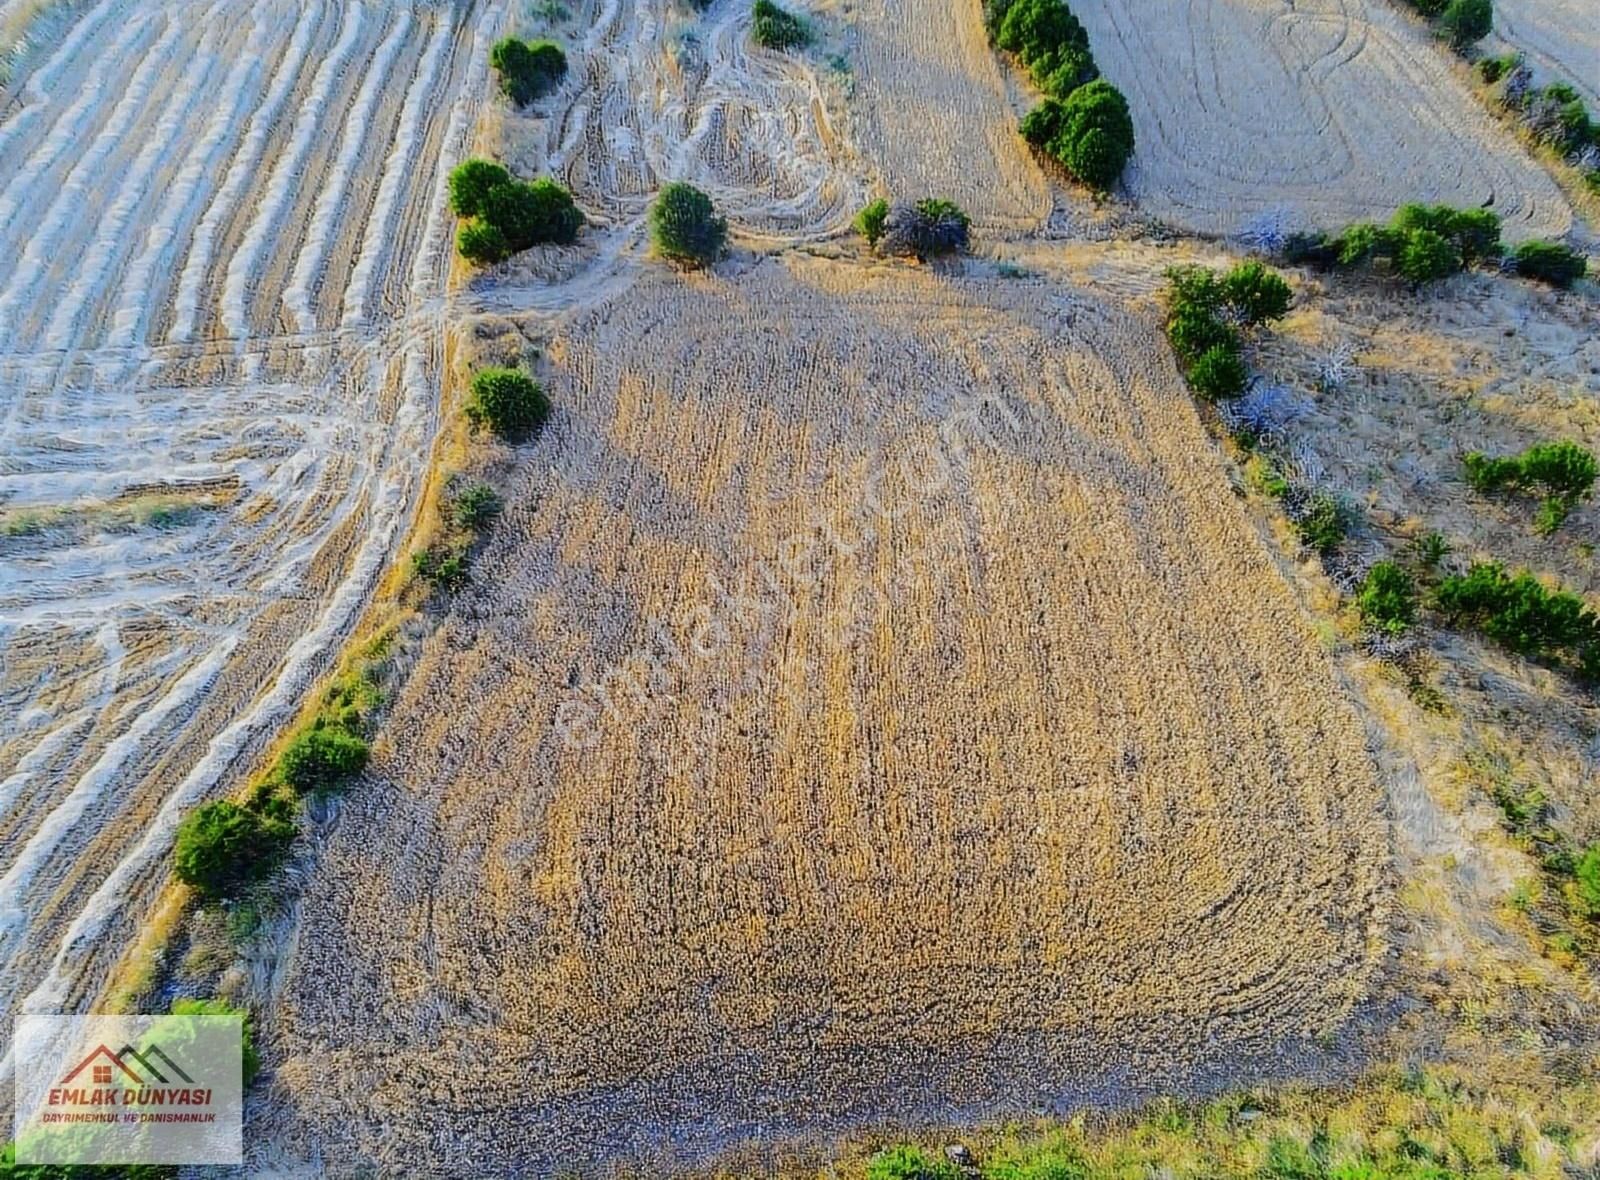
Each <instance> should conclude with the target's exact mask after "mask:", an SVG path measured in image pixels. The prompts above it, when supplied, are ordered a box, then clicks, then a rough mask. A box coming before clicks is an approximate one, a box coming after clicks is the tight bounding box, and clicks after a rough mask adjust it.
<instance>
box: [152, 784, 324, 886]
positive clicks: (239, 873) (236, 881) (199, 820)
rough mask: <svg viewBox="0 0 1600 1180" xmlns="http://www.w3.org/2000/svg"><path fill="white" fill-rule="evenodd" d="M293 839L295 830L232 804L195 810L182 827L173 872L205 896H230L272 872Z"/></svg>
mask: <svg viewBox="0 0 1600 1180" xmlns="http://www.w3.org/2000/svg"><path fill="white" fill-rule="evenodd" d="M293 840H294V825H293V824H291V823H289V822H288V821H286V820H284V819H281V818H279V817H277V816H273V815H265V814H261V813H259V812H255V811H250V810H247V809H246V808H243V807H240V806H239V805H238V804H237V803H233V802H231V801H229V800H227V799H222V800H218V801H217V802H215V803H206V804H203V805H201V806H200V807H197V808H195V809H194V810H193V811H191V812H190V813H189V814H188V816H186V817H185V818H184V820H183V822H182V823H181V824H180V825H179V826H178V834H177V838H176V840H175V842H174V845H173V866H172V867H173V872H174V873H175V874H176V875H177V878H178V880H180V881H182V882H184V883H185V884H186V885H189V886H192V887H193V888H194V889H195V891H196V892H198V893H199V894H200V895H201V896H202V897H206V898H218V897H225V896H227V895H228V894H230V893H231V892H232V891H233V890H235V889H237V888H239V887H240V886H242V885H246V884H249V883H251V882H253V881H258V880H260V879H261V878H262V877H264V876H266V875H267V874H268V873H269V872H271V871H272V870H273V869H274V868H275V867H277V865H278V863H279V862H280V861H281V860H282V859H283V857H284V854H285V853H286V852H288V849H289V845H290V844H291V843H292V842H293Z"/></svg>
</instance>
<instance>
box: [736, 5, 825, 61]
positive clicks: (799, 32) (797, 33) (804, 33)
mask: <svg viewBox="0 0 1600 1180" xmlns="http://www.w3.org/2000/svg"><path fill="white" fill-rule="evenodd" d="M750 16H751V21H750V36H751V38H752V39H753V40H754V41H755V43H756V44H757V45H759V46H761V47H762V48H763V49H776V50H780V51H781V50H785V49H799V48H801V47H802V46H805V45H808V44H810V42H811V29H810V28H809V27H808V26H807V25H806V22H805V21H803V20H802V19H800V18H799V17H798V16H796V15H794V13H792V12H790V11H788V10H787V9H784V8H780V7H779V6H778V5H776V4H774V3H773V2H772V0H756V2H755V4H754V6H753V7H752V8H751V10H750Z"/></svg>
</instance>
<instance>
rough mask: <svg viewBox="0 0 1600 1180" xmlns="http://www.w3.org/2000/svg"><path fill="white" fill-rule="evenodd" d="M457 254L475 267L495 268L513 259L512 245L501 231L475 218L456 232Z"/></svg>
mask: <svg viewBox="0 0 1600 1180" xmlns="http://www.w3.org/2000/svg"><path fill="white" fill-rule="evenodd" d="M456 253H458V254H460V255H461V257H463V258H465V259H466V260H467V261H468V262H470V263H472V264H473V265H475V266H493V265H494V264H495V263H497V262H504V261H505V260H506V259H507V258H510V257H511V244H510V243H509V242H507V241H506V236H505V234H503V233H501V232H500V231H499V229H497V228H496V227H494V226H492V225H490V224H489V223H488V222H486V221H482V220H480V219H478V218H476V217H474V218H473V219H472V220H471V221H463V222H462V223H461V225H460V227H459V228H458V229H457V230H456Z"/></svg>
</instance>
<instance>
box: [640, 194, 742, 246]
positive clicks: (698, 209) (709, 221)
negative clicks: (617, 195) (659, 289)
mask: <svg viewBox="0 0 1600 1180" xmlns="http://www.w3.org/2000/svg"><path fill="white" fill-rule="evenodd" d="M649 225H650V241H651V244H652V245H653V246H654V247H655V251H656V253H657V254H659V255H661V256H662V257H663V258H667V259H670V260H671V261H673V262H677V263H680V264H682V265H685V266H705V265H707V264H708V263H710V262H713V261H714V260H715V259H716V257H717V255H718V254H720V253H721V252H722V247H723V245H724V244H725V243H726V242H727V240H728V223H727V222H726V221H724V220H723V219H722V218H720V217H718V216H717V214H716V210H715V208H713V206H712V204H711V198H710V197H708V196H706V195H705V193H703V192H701V191H700V190H699V189H697V188H695V187H694V186H693V185H691V184H683V183H682V182H679V181H674V182H673V183H671V184H668V185H666V186H664V187H663V188H662V190H661V193H660V195H659V196H657V197H656V200H655V203H654V204H653V205H651V206H650V215H649Z"/></svg>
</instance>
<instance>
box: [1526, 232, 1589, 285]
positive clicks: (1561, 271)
mask: <svg viewBox="0 0 1600 1180" xmlns="http://www.w3.org/2000/svg"><path fill="white" fill-rule="evenodd" d="M1511 264H1512V266H1513V267H1514V268H1515V269H1516V272H1517V273H1518V274H1519V275H1522V276H1523V277H1524V278H1529V279H1537V280H1539V281H1540V282H1542V283H1549V284H1550V285H1551V286H1554V287H1570V286H1572V284H1573V283H1575V282H1577V281H1578V280H1579V279H1581V278H1583V276H1584V275H1585V274H1587V273H1588V271H1589V260H1588V259H1587V258H1585V257H1584V256H1583V255H1582V254H1579V253H1578V252H1577V251H1576V250H1572V249H1569V248H1568V247H1566V246H1563V245H1561V244H1559V243H1557V242H1524V243H1522V245H1520V246H1518V247H1517V248H1516V250H1514V251H1513V252H1512V254H1511Z"/></svg>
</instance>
